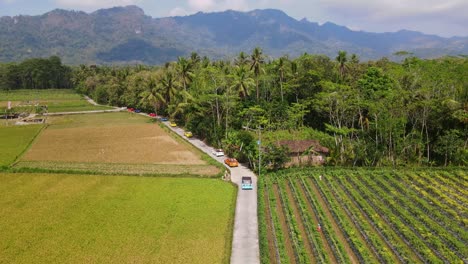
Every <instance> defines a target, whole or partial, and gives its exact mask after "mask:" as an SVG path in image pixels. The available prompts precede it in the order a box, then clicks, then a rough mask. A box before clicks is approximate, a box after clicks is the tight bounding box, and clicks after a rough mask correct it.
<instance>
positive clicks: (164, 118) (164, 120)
mask: <svg viewBox="0 0 468 264" xmlns="http://www.w3.org/2000/svg"><path fill="white" fill-rule="evenodd" d="M159 120H161V121H163V122H166V121H167V120H168V119H167V117H161V118H159Z"/></svg>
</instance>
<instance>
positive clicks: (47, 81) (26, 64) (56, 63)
mask: <svg viewBox="0 0 468 264" xmlns="http://www.w3.org/2000/svg"><path fill="white" fill-rule="evenodd" d="M70 80H71V68H70V67H68V66H65V65H62V61H61V60H60V58H59V57H57V56H51V57H50V58H48V59H43V58H34V59H28V60H25V61H23V62H21V63H18V64H17V63H8V64H0V90H17V89H52V88H57V89H59V88H72V87H71V82H70Z"/></svg>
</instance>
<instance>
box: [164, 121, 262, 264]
mask: <svg viewBox="0 0 468 264" xmlns="http://www.w3.org/2000/svg"><path fill="white" fill-rule="evenodd" d="M163 123H164V124H165V125H166V126H167V127H168V128H170V129H171V130H172V131H174V132H175V133H177V134H178V135H180V136H181V137H182V138H185V139H186V140H187V141H188V142H190V143H192V145H194V146H195V147H197V148H199V149H200V150H202V151H203V152H205V153H207V154H208V155H210V156H211V157H213V158H214V159H215V160H217V161H219V162H221V163H222V164H224V159H225V158H226V157H215V156H214V155H213V154H212V151H213V148H212V147H210V146H208V145H206V144H205V143H204V142H203V141H201V140H199V139H196V138H190V139H188V138H186V137H185V136H184V130H183V129H181V128H179V127H171V126H169V122H163ZM225 166H226V165H225ZM228 168H229V167H228ZM229 169H230V170H231V181H232V182H233V183H235V184H236V185H237V186H238V187H239V191H238V193H237V203H236V215H235V219H234V235H233V241H232V252H231V263H232V264H257V263H260V251H259V246H258V220H257V177H256V175H255V174H254V173H253V172H252V171H251V170H250V169H248V168H247V167H246V166H244V165H242V164H241V165H240V166H239V167H236V168H229ZM242 176H250V177H252V179H253V182H254V189H253V190H242V189H241V188H240V186H241V179H242Z"/></svg>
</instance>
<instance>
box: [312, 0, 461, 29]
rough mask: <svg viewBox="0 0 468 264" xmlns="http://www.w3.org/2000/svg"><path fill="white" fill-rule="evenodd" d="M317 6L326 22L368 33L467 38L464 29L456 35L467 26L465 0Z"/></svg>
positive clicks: (330, 0)
mask: <svg viewBox="0 0 468 264" xmlns="http://www.w3.org/2000/svg"><path fill="white" fill-rule="evenodd" d="M317 5H318V6H317V8H318V9H320V10H322V12H323V13H322V14H323V17H324V18H325V19H326V20H330V21H333V22H335V23H338V24H342V25H355V27H359V28H362V29H364V30H368V31H378V32H381V31H396V30H399V29H403V28H404V29H410V30H417V31H422V32H425V33H437V34H441V35H445V36H451V35H454V34H460V33H461V34H462V35H467V34H468V30H467V29H465V30H461V31H460V29H461V28H462V27H463V25H465V28H466V25H468V16H467V15H466V14H468V1H466V0H444V1H440V0H411V1H407V0H379V1H375V0H317ZM444 28H445V30H444ZM463 31H464V32H463Z"/></svg>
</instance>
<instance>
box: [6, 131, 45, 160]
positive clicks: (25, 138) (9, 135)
mask: <svg viewBox="0 0 468 264" xmlns="http://www.w3.org/2000/svg"><path fill="white" fill-rule="evenodd" d="M42 127H43V125H29V126H15V125H13V124H9V125H8V126H5V125H4V123H3V122H0V146H1V148H0V167H1V166H7V165H10V164H11V163H12V162H13V161H15V160H16V158H18V157H19V156H20V155H21V153H23V151H24V150H25V149H26V148H27V147H28V146H29V144H30V143H31V141H32V140H33V139H34V137H35V136H36V135H37V134H38V133H39V131H40V130H41V129H42Z"/></svg>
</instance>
